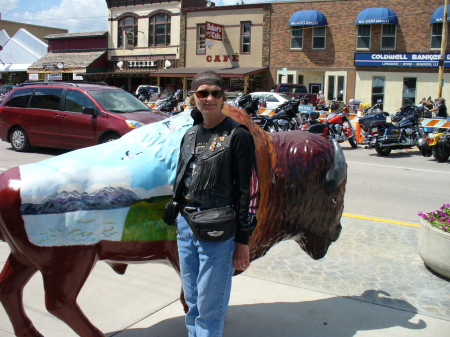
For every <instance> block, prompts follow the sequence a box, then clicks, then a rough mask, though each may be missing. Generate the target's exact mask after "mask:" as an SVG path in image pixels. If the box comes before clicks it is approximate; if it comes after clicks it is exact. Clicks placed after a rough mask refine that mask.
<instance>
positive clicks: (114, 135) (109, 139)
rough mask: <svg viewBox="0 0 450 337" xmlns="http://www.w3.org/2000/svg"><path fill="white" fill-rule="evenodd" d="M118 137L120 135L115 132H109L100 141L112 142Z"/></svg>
mask: <svg viewBox="0 0 450 337" xmlns="http://www.w3.org/2000/svg"><path fill="white" fill-rule="evenodd" d="M119 138H120V136H119V135H118V134H117V133H110V134H108V135H106V136H105V137H103V139H102V141H101V142H100V143H101V144H103V143H108V142H112V141H115V140H117V139H119Z"/></svg>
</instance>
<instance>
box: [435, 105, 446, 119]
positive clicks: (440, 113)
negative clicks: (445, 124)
mask: <svg viewBox="0 0 450 337" xmlns="http://www.w3.org/2000/svg"><path fill="white" fill-rule="evenodd" d="M438 108H439V110H438V111H437V114H436V117H444V118H447V107H446V105H445V103H442V104H441V105H439V107H438Z"/></svg>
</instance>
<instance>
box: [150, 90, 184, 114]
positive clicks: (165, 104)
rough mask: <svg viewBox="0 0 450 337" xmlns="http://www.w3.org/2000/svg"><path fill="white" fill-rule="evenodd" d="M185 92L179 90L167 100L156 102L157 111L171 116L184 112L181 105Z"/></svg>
mask: <svg viewBox="0 0 450 337" xmlns="http://www.w3.org/2000/svg"><path fill="white" fill-rule="evenodd" d="M182 93H183V90H180V89H178V90H177V91H175V92H174V93H172V94H170V95H169V96H168V97H167V98H166V99H164V100H160V101H158V102H156V105H155V109H156V110H159V111H163V112H167V113H169V114H171V115H176V114H178V113H180V112H182V111H183V110H184V108H183V107H182V106H181V107H179V106H178V105H179V103H180V102H181V101H182V100H183V97H182Z"/></svg>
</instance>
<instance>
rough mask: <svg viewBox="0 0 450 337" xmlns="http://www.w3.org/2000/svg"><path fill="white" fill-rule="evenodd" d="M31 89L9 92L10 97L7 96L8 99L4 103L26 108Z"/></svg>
mask: <svg viewBox="0 0 450 337" xmlns="http://www.w3.org/2000/svg"><path fill="white" fill-rule="evenodd" d="M33 90H34V89H31V88H26V89H20V90H17V91H16V92H15V93H13V94H11V97H9V99H8V101H7V102H6V103H5V106H11V107H14V108H26V107H27V105H28V101H29V100H30V97H31V94H32V93H33Z"/></svg>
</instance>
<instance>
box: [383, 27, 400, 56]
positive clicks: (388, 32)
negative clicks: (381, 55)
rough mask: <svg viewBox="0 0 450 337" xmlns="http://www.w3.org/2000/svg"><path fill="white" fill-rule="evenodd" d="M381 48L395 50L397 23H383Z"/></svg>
mask: <svg viewBox="0 0 450 337" xmlns="http://www.w3.org/2000/svg"><path fill="white" fill-rule="evenodd" d="M381 28H382V29H381V32H382V33H381V49H382V50H395V44H396V43H395V38H396V33H397V26H396V25H381Z"/></svg>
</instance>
